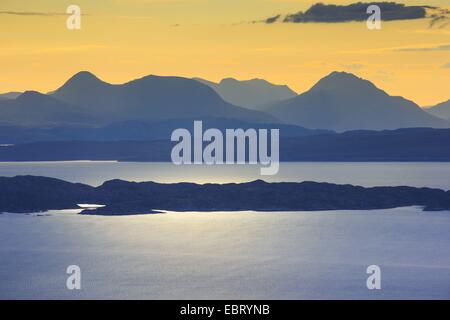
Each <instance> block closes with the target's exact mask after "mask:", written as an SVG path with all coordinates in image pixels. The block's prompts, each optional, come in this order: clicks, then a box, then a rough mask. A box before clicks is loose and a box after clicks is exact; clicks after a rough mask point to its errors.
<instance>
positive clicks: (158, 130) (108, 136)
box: [0, 117, 332, 144]
mask: <svg viewBox="0 0 450 320" xmlns="http://www.w3.org/2000/svg"><path fill="white" fill-rule="evenodd" d="M195 120H199V119H196V118H179V119H170V120H158V121H142V120H141V121H120V122H114V123H111V124H108V125H105V126H99V127H89V126H75V125H65V126H52V127H28V126H12V125H3V126H0V144H7V143H8V144H18V143H30V142H41V141H119V140H127V141H151V140H163V139H166V140H170V135H171V134H172V132H173V131H174V130H175V129H178V128H186V129H188V130H189V131H190V132H193V124H194V121H195ZM200 120H202V124H203V128H204V130H207V129H209V128H216V129H219V130H221V131H222V132H225V130H226V129H231V128H242V129H248V128H255V129H273V128H276V129H280V134H281V136H282V137H301V136H308V135H315V134H324V133H332V131H329V130H311V129H306V128H303V127H300V126H295V125H288V124H277V123H254V122H248V121H242V120H236V119H229V118H219V117H202V118H201V119H200Z"/></svg>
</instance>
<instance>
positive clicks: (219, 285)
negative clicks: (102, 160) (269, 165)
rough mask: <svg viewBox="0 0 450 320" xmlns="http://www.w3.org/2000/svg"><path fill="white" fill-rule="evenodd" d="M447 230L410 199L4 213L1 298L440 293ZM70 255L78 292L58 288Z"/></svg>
mask: <svg viewBox="0 0 450 320" xmlns="http://www.w3.org/2000/svg"><path fill="white" fill-rule="evenodd" d="M449 230H450V212H429V213H424V212H422V211H420V210H419V209H416V208H399V209H394V210H376V211H329V212H314V213H312V212H291V213H270V212H267V213H255V212H234V213H168V214H159V215H147V216H130V217H95V216H76V215H66V214H62V215H52V216H27V215H14V214H3V215H0V257H1V263H0V298H8V299H9V298H31V299H46V298H50V299H54V298H60V299H77V298H126V299H127V298H129V299H132V298H133V299H144V298H145V299H319V298H321V299H337V298H341V299H352V298H360V299H362V298H365V299H380V298H388V299H406V298H411V299H419V298H423V299H429V298H435V299H450V255H449V254H448V253H449V247H450V233H449ZM74 264H75V265H78V266H79V267H80V268H81V272H82V289H81V291H69V290H67V289H66V288H65V283H66V277H67V275H66V274H65V270H66V268H67V266H69V265H74ZM373 264H376V265H379V266H380V267H381V272H382V281H381V286H382V289H381V290H375V291H370V290H368V289H367V288H366V279H367V276H368V275H367V274H366V268H367V266H369V265H373Z"/></svg>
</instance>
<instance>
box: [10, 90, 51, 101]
mask: <svg viewBox="0 0 450 320" xmlns="http://www.w3.org/2000/svg"><path fill="white" fill-rule="evenodd" d="M44 96H45V95H44V94H42V93H40V92H37V91H32V90H29V91H25V92H24V93H22V94H21V95H19V96H18V97H17V98H16V100H17V101H30V100H33V99H40V98H41V97H44Z"/></svg>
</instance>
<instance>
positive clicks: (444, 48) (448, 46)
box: [397, 44, 450, 52]
mask: <svg viewBox="0 0 450 320" xmlns="http://www.w3.org/2000/svg"><path fill="white" fill-rule="evenodd" d="M397 51H422V52H427V51H450V44H444V45H440V46H436V47H417V48H402V49H397Z"/></svg>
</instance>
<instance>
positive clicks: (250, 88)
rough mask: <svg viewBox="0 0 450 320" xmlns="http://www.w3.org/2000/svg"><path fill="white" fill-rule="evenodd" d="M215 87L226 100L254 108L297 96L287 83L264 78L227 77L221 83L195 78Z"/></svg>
mask: <svg viewBox="0 0 450 320" xmlns="http://www.w3.org/2000/svg"><path fill="white" fill-rule="evenodd" d="M194 79H195V80H197V81H200V82H201V83H204V84H206V85H208V86H210V87H211V88H213V89H214V90H215V91H216V92H217V93H218V94H219V95H220V96H221V97H222V98H223V99H224V100H225V101H228V102H229V103H232V104H234V105H237V106H241V107H245V108H248V109H253V110H261V109H262V106H264V105H268V104H273V103H275V102H279V101H282V100H286V99H289V98H292V97H295V96H296V95H297V93H295V92H294V91H292V90H291V89H290V88H289V87H288V86H286V85H275V84H272V83H270V82H268V81H266V80H263V79H252V80H244V81H239V80H236V79H233V78H226V79H223V80H222V81H220V83H215V82H211V81H208V80H204V79H201V78H194Z"/></svg>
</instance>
